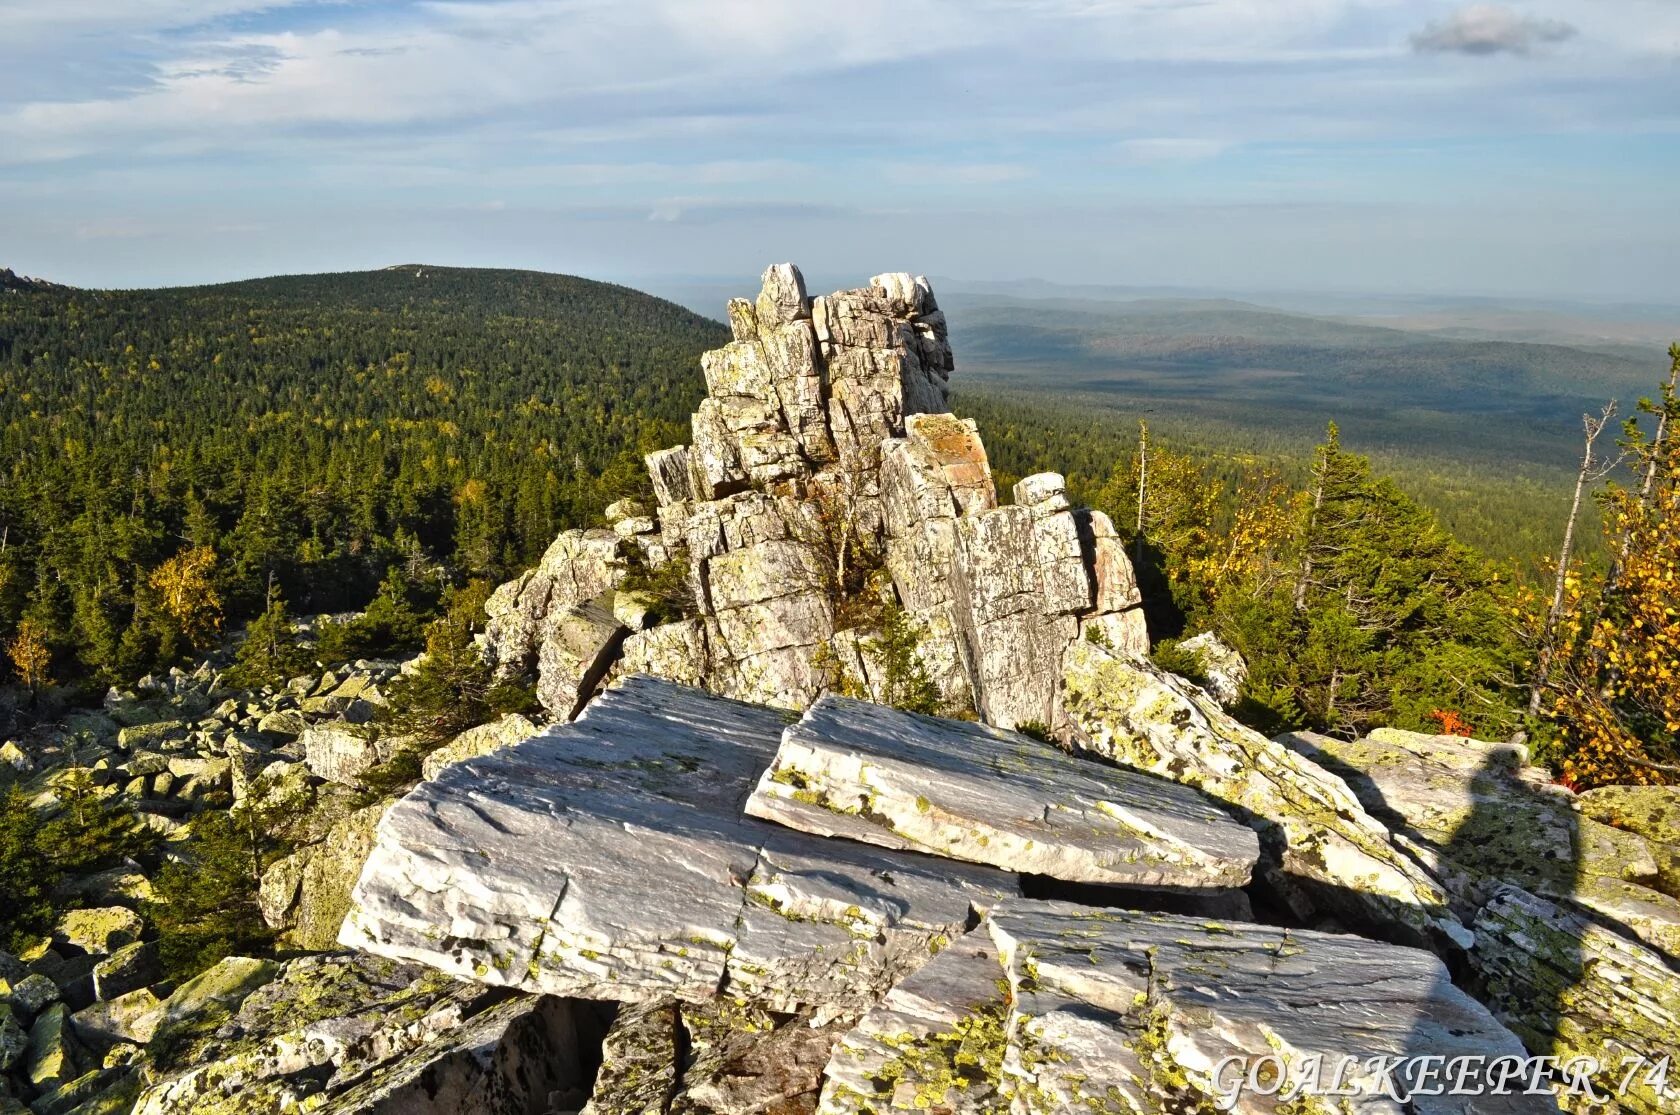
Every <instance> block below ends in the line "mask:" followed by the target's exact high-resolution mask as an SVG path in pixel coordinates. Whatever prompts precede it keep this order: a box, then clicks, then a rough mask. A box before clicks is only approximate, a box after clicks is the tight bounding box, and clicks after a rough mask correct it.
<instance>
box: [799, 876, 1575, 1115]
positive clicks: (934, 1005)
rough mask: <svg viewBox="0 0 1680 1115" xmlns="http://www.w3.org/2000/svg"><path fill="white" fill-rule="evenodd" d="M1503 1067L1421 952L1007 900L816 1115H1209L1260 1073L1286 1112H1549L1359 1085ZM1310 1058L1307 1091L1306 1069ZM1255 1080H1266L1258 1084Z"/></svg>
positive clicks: (895, 997) (843, 1065) (840, 1070)
mask: <svg viewBox="0 0 1680 1115" xmlns="http://www.w3.org/2000/svg"><path fill="white" fill-rule="evenodd" d="M1522 1055H1523V1048H1522V1045H1521V1043H1520V1042H1519V1041H1518V1040H1517V1038H1516V1037H1515V1035H1513V1034H1512V1033H1511V1032H1510V1031H1508V1030H1506V1029H1505V1028H1504V1027H1502V1026H1501V1025H1499V1023H1498V1022H1496V1021H1495V1020H1494V1018H1493V1017H1492V1016H1491V1015H1490V1014H1489V1013H1488V1011H1487V1010H1486V1009H1485V1008H1483V1007H1482V1006H1480V1005H1479V1004H1477V1003H1476V1002H1475V1001H1474V1000H1472V999H1471V998H1469V996H1467V995H1465V994H1464V993H1463V992H1461V991H1459V990H1458V989H1457V988H1455V987H1454V986H1453V985H1452V983H1451V981H1450V980H1449V978H1448V976H1447V972H1446V969H1445V968H1444V967H1443V966H1442V964H1441V963H1440V961H1438V960H1437V959H1436V958H1435V957H1434V956H1433V955H1431V954H1429V953H1426V952H1423V951H1420V950H1415V949H1407V948H1402V947H1399V946H1395V945H1385V944H1379V943H1377V942H1374V941H1369V940H1366V939H1363V938H1359V937H1351V936H1342V935H1336V934H1327V933H1317V932H1312V931H1304V930H1302V931H1292V930H1285V929H1278V928H1273V927H1269V926H1259V925H1249V924H1244V923H1238V922H1229V923H1223V922H1213V921H1206V920H1203V919H1197V918H1186V917H1180V916H1176V915H1171V914H1149V913H1135V912H1127V911H1120V910H1103V909H1094V908H1091V907H1085V906H1074V905H1070V904H1066V903H1057V902H1033V901H1026V900H1022V901H1010V902H1006V903H1002V904H1000V905H999V906H998V907H997V908H996V909H994V910H993V911H992V914H991V916H990V918H988V920H987V922H986V924H985V925H984V926H983V927H981V928H979V929H976V930H975V931H973V932H972V933H970V934H968V936H966V937H965V938H963V939H961V940H959V941H958V942H956V943H954V944H953V945H952V947H951V948H950V949H948V950H947V951H945V952H943V953H941V954H940V955H939V956H938V957H937V958H935V959H934V960H933V961H931V962H930V963H929V964H928V965H927V966H925V967H924V968H922V969H921V971H919V972H917V973H916V974H915V975H914V976H912V977H910V978H909V979H907V980H906V981H905V982H904V983H903V984H901V985H900V986H899V987H898V988H897V989H895V990H894V991H893V992H892V993H891V994H889V995H888V996H887V998H886V999H885V1000H883V1002H882V1003H881V1005H880V1006H879V1007H878V1008H876V1010H874V1011H872V1012H871V1013H870V1014H868V1015H866V1016H865V1017H864V1019H863V1020H862V1022H861V1023H860V1025H859V1026H858V1027H857V1029H856V1030H855V1031H854V1032H853V1033H852V1034H851V1035H848V1037H847V1038H846V1039H844V1040H843V1041H842V1043H841V1045H840V1046H839V1047H838V1048H837V1049H836V1050H835V1053H834V1056H833V1057H832V1058H831V1060H830V1062H829V1065H828V1068H827V1070H826V1077H827V1084H826V1086H825V1088H824V1091H823V1096H822V1101H821V1107H820V1108H819V1111H820V1112H822V1113H824V1115H841V1113H846V1115H851V1113H854V1112H870V1111H887V1110H900V1109H915V1108H922V1109H926V1108H928V1107H930V1106H931V1107H934V1108H938V1109H941V1110H948V1111H950V1112H951V1113H952V1115H961V1113H967V1112H976V1113H978V1112H998V1111H1010V1112H1014V1113H1017V1115H1026V1113H1029V1112H1049V1111H1056V1112H1061V1111H1069V1112H1072V1111H1113V1112H1146V1111H1162V1110H1186V1111H1189V1110H1209V1109H1211V1105H1212V1103H1213V1102H1214V1101H1215V1100H1218V1099H1220V1098H1221V1097H1229V1096H1231V1094H1232V1091H1233V1088H1232V1085H1233V1084H1234V1083H1236V1082H1237V1081H1239V1080H1241V1079H1243V1078H1245V1077H1246V1075H1247V1072H1248V1070H1249V1069H1250V1068H1251V1067H1253V1066H1255V1065H1257V1064H1259V1062H1260V1061H1261V1059H1262V1058H1268V1057H1270V1058H1277V1059H1278V1060H1277V1061H1276V1062H1272V1063H1275V1064H1281V1065H1282V1066H1283V1069H1284V1077H1283V1084H1284V1088H1285V1089H1287V1088H1289V1087H1292V1086H1295V1085H1299V1086H1301V1087H1302V1090H1303V1093H1304V1094H1303V1096H1302V1099H1303V1100H1304V1101H1305V1102H1304V1103H1302V1104H1301V1106H1299V1107H1291V1108H1289V1109H1290V1110H1326V1111H1328V1110H1337V1111H1343V1110H1346V1111H1356V1112H1383V1113H1385V1115H1386V1113H1394V1115H1399V1113H1400V1112H1402V1111H1407V1112H1418V1113H1423V1115H1427V1113H1441V1115H1446V1113H1447V1112H1452V1113H1455V1115H1457V1113H1460V1112H1462V1111H1463V1110H1465V1105H1466V1103H1467V1102H1473V1103H1474V1105H1475V1107H1474V1109H1475V1110H1476V1111H1478V1112H1542V1111H1546V1112H1555V1111H1556V1109H1557V1108H1556V1103H1555V1101H1553V1100H1552V1098H1551V1097H1550V1095H1549V1094H1548V1095H1504V1096H1499V1095H1483V1096H1477V1097H1466V1096H1462V1095H1461V1096H1452V1095H1441V1096H1427V1095H1423V1094H1421V1090H1420V1093H1419V1094H1417V1095H1411V1094H1410V1091H1411V1089H1410V1088H1409V1087H1408V1083H1409V1082H1410V1078H1408V1077H1406V1076H1405V1074H1404V1070H1402V1072H1401V1074H1400V1076H1399V1078H1398V1079H1396V1080H1395V1081H1394V1083H1393V1084H1392V1086H1387V1085H1385V1084H1384V1082H1383V1079H1382V1074H1381V1071H1380V1070H1379V1069H1378V1068H1377V1067H1376V1066H1375V1065H1372V1067H1369V1068H1368V1067H1367V1065H1368V1064H1371V1062H1370V1059H1371V1058H1377V1057H1382V1058H1389V1059H1392V1058H1396V1057H1400V1058H1425V1057H1438V1058H1443V1059H1444V1060H1442V1061H1439V1062H1436V1064H1437V1065H1444V1064H1446V1063H1449V1062H1451V1060H1452V1059H1453V1058H1454V1057H1460V1056H1465V1057H1475V1056H1480V1057H1484V1058H1487V1059H1489V1060H1492V1059H1494V1058H1499V1057H1507V1056H1509V1057H1520V1056H1522ZM1315 1057H1316V1058H1318V1059H1319V1063H1320V1064H1321V1065H1322V1070H1321V1071H1322V1075H1321V1077H1320V1082H1319V1085H1318V1086H1317V1087H1316V1088H1315V1087H1314V1086H1312V1085H1311V1084H1310V1083H1309V1081H1308V1079H1307V1072H1308V1071H1310V1070H1307V1069H1305V1066H1308V1065H1310V1064H1311V1063H1312V1061H1311V1059H1312V1058H1315ZM1345 1059H1351V1061H1349V1060H1345ZM1417 1063H1426V1062H1417ZM1344 1064H1346V1065H1348V1066H1349V1067H1347V1068H1346V1069H1345V1070H1344V1071H1343V1073H1342V1077H1341V1080H1340V1084H1339V1088H1340V1090H1341V1091H1343V1092H1351V1093H1353V1094H1352V1095H1347V1096H1339V1097H1338V1096H1329V1095H1324V1094H1322V1093H1324V1092H1326V1091H1328V1090H1330V1089H1331V1088H1333V1087H1338V1085H1337V1084H1336V1080H1335V1075H1334V1074H1335V1073H1336V1071H1337V1069H1338V1066H1341V1065H1344ZM1238 1065H1241V1066H1242V1068H1241V1069H1240V1070H1239V1069H1238V1067H1237V1066H1238ZM1435 1071H1437V1072H1439V1071H1440V1070H1439V1068H1437V1069H1436V1070H1435ZM1256 1078H1257V1079H1258V1080H1259V1081H1261V1082H1262V1084H1265V1083H1268V1082H1269V1077H1268V1075H1267V1073H1266V1071H1265V1070H1261V1071H1260V1072H1259V1073H1258V1074H1257V1077H1256ZM1425 1086H1426V1087H1427V1084H1426V1085H1425ZM1261 1092H1262V1089H1257V1088H1252V1087H1251V1088H1246V1089H1242V1090H1239V1091H1237V1092H1236V1094H1235V1096H1234V1108H1232V1109H1234V1110H1236V1111H1239V1112H1252V1113H1255V1115H1258V1113H1260V1112H1265V1113H1268V1115H1270V1113H1272V1112H1273V1111H1274V1110H1275V1109H1276V1107H1275V1105H1277V1104H1278V1103H1279V1097H1278V1096H1277V1095H1275V1094H1261ZM1315 1092H1316V1093H1318V1094H1317V1095H1316V1096H1314V1095H1313V1094H1314V1093H1315ZM1397 1097H1398V1098H1397ZM1315 1099H1316V1103H1315ZM1407 1099H1409V1100H1410V1104H1411V1106H1407V1105H1406V1103H1405V1102H1404V1101H1405V1100H1407ZM1344 1103H1345V1105H1346V1106H1345V1107H1344V1106H1343V1105H1344Z"/></svg>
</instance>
